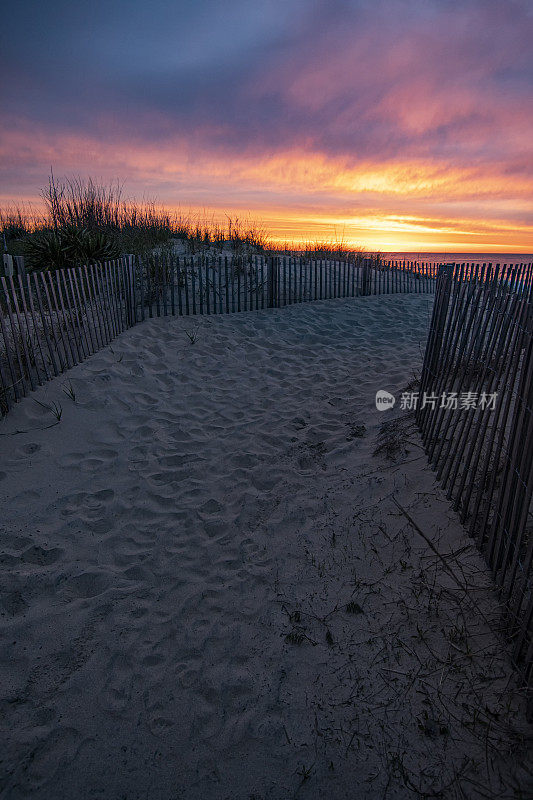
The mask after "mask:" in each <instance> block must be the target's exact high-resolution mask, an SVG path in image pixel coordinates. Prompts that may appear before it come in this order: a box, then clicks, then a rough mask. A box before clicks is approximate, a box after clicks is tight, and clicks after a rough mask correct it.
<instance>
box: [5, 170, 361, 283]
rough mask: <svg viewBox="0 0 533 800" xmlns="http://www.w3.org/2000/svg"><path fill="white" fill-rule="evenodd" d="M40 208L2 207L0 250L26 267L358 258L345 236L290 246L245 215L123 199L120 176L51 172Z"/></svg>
mask: <svg viewBox="0 0 533 800" xmlns="http://www.w3.org/2000/svg"><path fill="white" fill-rule="evenodd" d="M41 198H42V201H43V208H42V209H41V210H36V209H35V208H34V207H32V206H31V205H29V204H24V203H19V204H14V205H11V206H8V207H5V208H0V231H1V232H2V236H3V245H4V250H6V251H7V252H9V253H11V254H12V255H23V256H24V257H25V260H26V266H27V267H28V268H29V269H38V270H45V269H59V268H63V267H65V266H72V265H77V264H84V263H88V262H94V261H105V260H109V259H112V258H116V257H118V256H120V255H122V254H125V253H136V254H141V255H143V254H144V255H148V254H150V253H153V252H154V251H161V250H165V249H168V250H169V251H173V252H176V244H180V243H181V251H182V252H185V253H187V254H190V255H195V254H197V253H203V252H206V251H211V252H213V251H214V252H222V251H228V250H229V251H231V252H234V253H238V254H242V253H257V254H261V253H271V254H274V253H276V254H280V255H299V256H301V255H303V256H305V257H307V258H313V259H337V260H343V261H348V260H349V261H356V260H358V259H359V258H361V257H362V256H363V254H364V251H363V250H362V248H358V247H350V246H348V245H346V243H345V242H344V240H343V238H342V237H341V238H340V239H339V238H335V239H334V240H332V241H316V242H304V241H303V242H302V243H301V244H299V245H293V246H291V247H289V245H288V244H285V245H281V244H280V243H276V242H274V241H273V240H272V238H271V236H270V235H269V233H268V231H267V229H266V227H265V226H264V225H263V224H262V223H261V222H258V221H256V220H254V219H253V218H251V217H245V218H240V217H238V216H231V215H226V216H225V221H224V222H223V223H221V222H220V221H218V220H217V219H216V218H215V216H214V214H212V215H211V216H209V215H208V214H207V213H203V214H198V213H196V214H193V213H190V212H189V213H187V212H180V211H169V210H168V209H166V208H164V207H163V206H161V205H159V204H157V203H156V201H152V200H142V201H141V202H138V201H136V200H130V199H127V198H125V197H124V194H123V186H122V184H121V183H120V182H118V181H117V182H112V183H110V184H102V183H99V182H98V181H95V180H93V179H92V178H81V177H74V178H65V179H64V180H61V181H58V180H56V178H55V177H54V175H53V174H51V175H50V177H49V180H48V185H47V186H46V188H45V189H43V190H42V191H41Z"/></svg>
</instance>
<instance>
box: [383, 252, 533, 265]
mask: <svg viewBox="0 0 533 800" xmlns="http://www.w3.org/2000/svg"><path fill="white" fill-rule="evenodd" d="M383 258H385V259H391V260H393V261H403V260H405V261H422V262H424V263H426V264H452V263H459V262H461V263H462V262H467V263H469V264H530V263H533V253H446V252H444V253H422V252H419V253H414V252H413V253H383Z"/></svg>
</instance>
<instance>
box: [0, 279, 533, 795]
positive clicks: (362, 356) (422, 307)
mask: <svg viewBox="0 0 533 800" xmlns="http://www.w3.org/2000/svg"><path fill="white" fill-rule="evenodd" d="M430 303H431V298H430V297H427V296H416V295H415V296H389V297H386V298H385V297H369V298H356V299H351V300H338V301H325V302H319V303H313V304H309V305H304V306H292V307H288V308H284V309H279V310H269V311H259V312H250V313H241V314H235V315H230V316H224V317H203V318H198V319H191V318H187V319H175V318H166V319H161V320H151V321H147V322H145V323H143V324H140V325H138V326H136V327H135V328H134V329H132V330H130V331H128V332H126V333H125V334H123V335H122V336H121V337H120V338H119V339H118V340H116V341H115V342H114V343H113V344H112V346H111V347H107V348H106V349H105V350H103V351H101V352H100V353H98V354H96V355H95V356H94V357H92V358H91V359H89V360H88V361H86V362H85V363H84V364H81V365H80V366H78V367H76V368H74V369H73V370H71V371H70V372H69V373H67V374H66V375H64V376H62V377H60V378H58V379H55V380H54V381H52V382H50V383H49V384H47V385H46V386H44V387H42V388H40V389H39V390H38V391H37V392H35V393H34V394H33V395H32V396H31V397H28V398H26V399H25V400H24V401H22V402H21V403H20V404H19V405H18V406H17V407H16V408H15V409H14V410H13V411H12V412H11V413H10V414H9V415H8V417H7V418H6V419H5V420H4V422H3V424H2V425H1V426H0V433H1V436H0V453H1V472H0V499H1V503H2V523H1V528H0V535H1V539H0V551H1V556H0V562H1V564H0V566H1V595H0V611H1V616H0V631H1V635H2V647H1V650H0V679H1V686H2V699H1V701H0V708H1V717H0V729H1V735H2V740H3V741H4V745H3V748H2V751H1V753H0V759H1V774H0V797H2V798H17V799H18V798H23V797H24V798H25V797H35V798H54V800H58V799H59V798H73V799H74V798H76V799H78V798H81V799H82V800H83V799H85V798H106V800H108V799H112V800H115V799H116V800H119V798H126V799H127V800H133V799H134V798H143V799H144V798H157V799H159V798H165V799H166V798H168V800H171V798H172V799H173V798H186V799H187V800H189V798H190V799H191V800H211V799H213V800H214V799H215V798H217V799H218V798H231V799H233V798H235V799H236V798H239V800H241V798H242V800H253V799H254V800H267V799H268V800H286V798H292V797H298V798H312V799H313V800H314V799H315V798H323V797H329V798H332V800H336V799H337V798H351V799H353V798H355V799H356V800H357V798H379V800H382V799H385V798H390V799H391V800H392V798H412V797H428V798H429V797H442V798H454V797H467V798H477V797H509V798H511V797H519V796H522V797H526V796H527V794H528V792H530V791H531V790H532V783H531V773H530V767H529V773H528V764H529V765H530V764H531V762H530V761H528V760H527V740H528V738H529V740H531V729H530V728H528V727H527V725H526V723H525V717H524V709H523V705H524V702H523V701H524V698H523V693H522V691H521V690H520V689H516V679H515V674H514V672H513V669H512V667H511V664H510V661H509V658H508V654H507V650H506V646H505V643H504V640H503V638H502V636H501V635H500V634H499V632H498V629H499V627H500V626H501V620H500V617H499V611H498V608H497V604H496V601H495V597H496V596H495V594H494V592H493V590H492V587H491V582H490V578H489V576H488V573H487V571H486V569H485V567H484V564H483V562H482V560H481V558H480V557H479V556H478V554H477V552H476V551H475V549H474V548H473V547H472V543H471V542H470V540H469V539H468V538H467V537H466V535H465V533H464V531H463V530H462V528H461V527H460V526H459V525H458V523H457V520H456V517H455V514H454V513H453V511H452V510H451V507H450V504H449V503H448V502H447V501H446V499H445V498H444V496H443V494H442V492H441V491H440V489H439V488H438V486H437V485H436V483H435V481H434V476H433V474H432V473H431V471H430V470H429V469H428V468H427V465H426V459H425V455H424V453H423V451H422V449H421V445H420V440H419V438H418V434H417V431H416V428H415V426H414V424H413V420H412V418H411V417H410V416H409V415H406V414H405V412H402V411H400V409H399V408H398V404H397V405H396V407H395V408H394V409H393V410H389V411H387V412H378V411H377V410H376V408H375V404H374V396H375V392H376V391H377V390H378V389H387V390H389V391H392V392H395V393H398V392H399V391H400V390H401V389H402V388H404V387H405V386H406V385H407V384H408V383H409V381H410V380H411V379H412V377H413V373H416V372H419V370H420V365H421V360H422V352H423V346H424V341H425V337H426V335H427V326H428V321H429V314H430ZM191 340H192V341H191ZM54 404H55V405H54ZM54 408H56V409H59V410H60V419H57V418H56V416H54V413H52V412H53V409H54ZM58 416H59V414H58ZM384 423H385V424H384ZM376 450H377V451H378V452H376ZM395 501H396V502H395ZM396 503H399V504H400V506H401V509H404V510H405V511H406V512H407V514H408V515H409V516H410V517H411V519H412V520H413V522H414V523H415V525H417V526H418V527H419V528H420V530H421V531H422V532H423V533H424V535H425V536H427V537H429V539H430V541H431V542H432V543H433V547H434V548H436V549H437V550H438V551H439V552H440V553H441V555H442V556H443V558H444V561H445V562H446V563H444V562H443V560H441V559H439V558H438V557H437V556H436V555H435V552H434V550H433V549H432V548H431V547H430V546H429V545H428V544H427V542H426V540H425V539H424V537H423V536H422V535H421V534H420V533H419V532H418V531H417V530H416V529H415V527H413V525H412V524H411V522H410V521H409V519H408V518H407V517H406V515H405V513H403V511H402V510H400V508H399V507H398V505H397V504H396ZM466 586H468V593H467V592H466V591H465V587H466ZM520 791H521V792H523V794H522V795H520V794H519V792H520ZM531 796H533V795H531Z"/></svg>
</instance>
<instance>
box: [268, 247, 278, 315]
mask: <svg viewBox="0 0 533 800" xmlns="http://www.w3.org/2000/svg"><path fill="white" fill-rule="evenodd" d="M277 305H278V259H277V257H276V256H271V258H269V260H268V307H269V308H276V307H277Z"/></svg>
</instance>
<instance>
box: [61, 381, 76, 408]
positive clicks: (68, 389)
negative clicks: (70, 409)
mask: <svg viewBox="0 0 533 800" xmlns="http://www.w3.org/2000/svg"><path fill="white" fill-rule="evenodd" d="M62 389H63V392H64V393H65V394H66V396H67V397H70V399H71V400H72V402H73V403H75V402H76V392H75V391H74V387H73V385H72V383H71V382H70V381H68V382H67V383H66V384H64V385H63V386H62Z"/></svg>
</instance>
